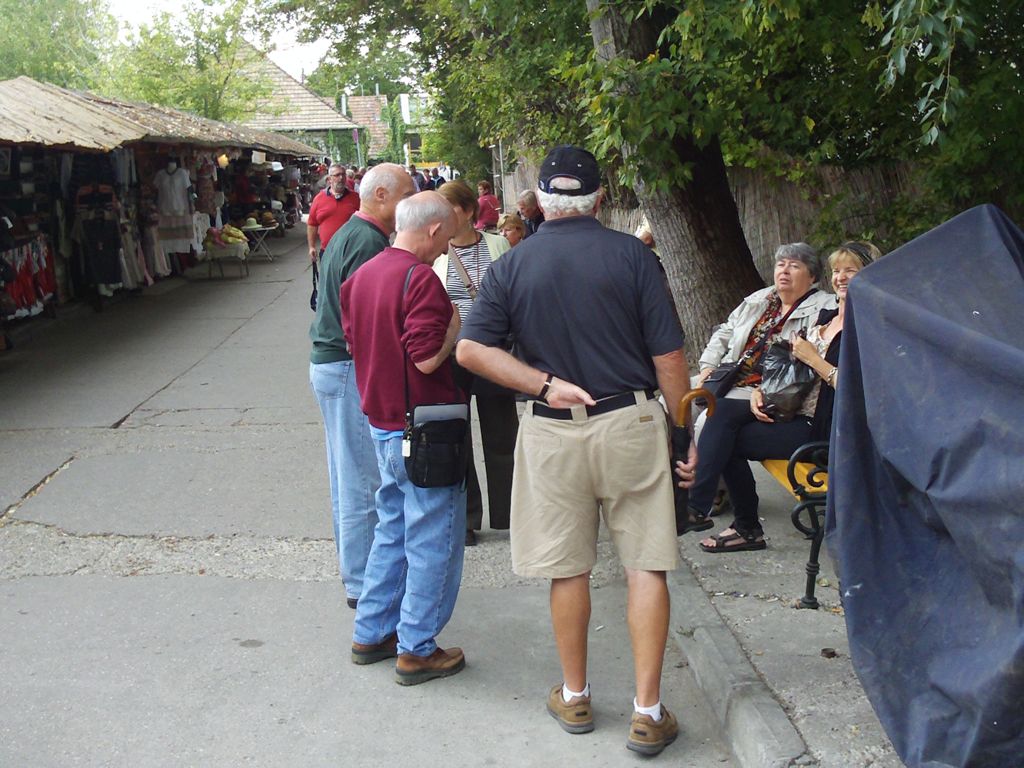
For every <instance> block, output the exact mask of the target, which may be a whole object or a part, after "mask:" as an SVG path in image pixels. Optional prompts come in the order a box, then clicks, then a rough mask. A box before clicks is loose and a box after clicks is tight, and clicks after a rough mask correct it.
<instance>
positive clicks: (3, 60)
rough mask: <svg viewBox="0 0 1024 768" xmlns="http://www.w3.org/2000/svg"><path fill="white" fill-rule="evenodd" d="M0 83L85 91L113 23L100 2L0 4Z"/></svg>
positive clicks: (101, 60)
mask: <svg viewBox="0 0 1024 768" xmlns="http://www.w3.org/2000/svg"><path fill="white" fill-rule="evenodd" d="M0 18H2V19H3V23H0V80H6V79H8V78H12V77H18V76H19V75H27V76H29V77H31V78H34V79H36V80H41V81H44V82H47V83H53V84H54V85H60V86H63V87H67V88H83V89H87V88H91V87H93V86H94V85H95V83H96V81H97V78H98V77H99V74H100V72H101V71H102V69H103V65H104V61H105V58H106V51H107V47H108V41H110V40H113V39H114V38H116V37H117V22H116V21H115V20H114V19H113V17H112V16H111V15H110V13H109V12H108V9H107V5H106V3H105V2H103V0H24V1H23V0H18V1H17V2H16V1H15V0H0Z"/></svg>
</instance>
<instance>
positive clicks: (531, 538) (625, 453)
mask: <svg viewBox="0 0 1024 768" xmlns="http://www.w3.org/2000/svg"><path fill="white" fill-rule="evenodd" d="M636 399H637V403H636V404H633V405H628V406H626V407H624V408H620V409H618V410H615V411H611V412H610V413H604V414H600V415H598V416H588V415H587V413H586V410H585V409H584V408H583V407H577V408H574V409H573V419H572V420H571V421H570V420H564V421H563V420H558V419H552V418H547V417H544V416H538V415H536V414H534V413H533V404H532V403H528V404H527V406H526V413H525V414H523V418H522V420H521V421H520V425H519V436H518V438H517V440H516V454H515V474H514V476H513V484H512V521H511V528H512V568H513V570H514V571H515V572H516V573H517V574H518V575H520V576H539V577H544V578H550V579H561V578H569V577H571V576H578V575H580V574H583V573H587V572H588V571H590V570H591V569H592V568H593V567H594V563H595V562H596V561H597V533H598V526H599V520H600V518H599V515H600V516H601V517H603V518H604V522H605V526H606V527H607V528H608V531H609V533H610V535H611V539H612V543H613V544H614V545H615V549H616V551H617V552H618V553H619V558H620V559H621V560H622V564H623V565H624V566H626V567H627V568H632V569H635V570H641V571H670V570H674V569H675V568H676V567H677V566H678V564H679V552H678V545H677V542H676V527H675V511H674V507H673V500H672V479H671V476H670V472H669V452H668V439H669V437H668V422H667V420H666V416H665V411H664V409H663V408H662V406H661V404H660V403H659V402H658V401H657V400H647V399H646V395H644V393H642V392H641V393H638V395H637V398H636Z"/></svg>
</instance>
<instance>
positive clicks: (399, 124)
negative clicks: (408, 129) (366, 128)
mask: <svg viewBox="0 0 1024 768" xmlns="http://www.w3.org/2000/svg"><path fill="white" fill-rule="evenodd" d="M381 116H382V117H383V118H384V119H385V121H386V122H387V124H388V145H387V147H385V148H384V151H383V152H382V153H381V156H380V158H379V159H380V160H383V161H384V162H386V163H398V164H399V165H405V149H404V147H405V122H404V121H403V120H402V105H401V102H399V100H398V99H393V100H391V101H389V102H388V106H387V108H386V109H385V110H384V112H383V114H382V115H381Z"/></svg>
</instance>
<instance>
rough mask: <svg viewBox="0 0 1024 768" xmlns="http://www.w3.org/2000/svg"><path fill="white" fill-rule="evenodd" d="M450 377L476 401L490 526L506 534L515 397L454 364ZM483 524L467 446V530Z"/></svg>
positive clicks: (516, 418)
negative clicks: (452, 375) (504, 531)
mask: <svg viewBox="0 0 1024 768" xmlns="http://www.w3.org/2000/svg"><path fill="white" fill-rule="evenodd" d="M452 373H453V374H454V376H455V383H456V384H457V385H458V386H459V387H460V388H461V389H462V390H463V392H465V393H466V395H467V396H469V395H472V396H473V397H474V398H476V410H477V414H478V415H479V417H480V438H481V442H482V443H483V449H484V472H486V474H487V509H488V510H489V512H490V524H491V528H493V529H495V530H506V529H507V528H508V527H509V524H510V517H511V513H512V470H513V469H514V467H515V450H516V435H517V434H518V432H519V411H518V410H517V409H516V398H515V393H514V392H512V391H511V390H507V389H503V388H502V387H499V386H497V385H496V384H492V383H491V382H489V381H486V380H483V379H480V378H479V377H477V376H474V375H473V374H472V373H470V372H469V371H467V370H466V369H465V368H463V367H462V366H461V365H459V364H458V363H456V362H455V361H454V360H453V361H452ZM483 524H484V504H483V494H482V492H481V490H480V478H479V477H477V473H476V464H475V462H474V461H473V449H472V443H470V452H469V470H468V471H467V472H466V530H467V531H479V530H480V529H481V528H482V527H483Z"/></svg>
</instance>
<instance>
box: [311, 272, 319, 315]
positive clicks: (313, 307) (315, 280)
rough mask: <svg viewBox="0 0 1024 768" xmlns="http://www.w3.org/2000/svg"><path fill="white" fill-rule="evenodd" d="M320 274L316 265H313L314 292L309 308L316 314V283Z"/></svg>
mask: <svg viewBox="0 0 1024 768" xmlns="http://www.w3.org/2000/svg"><path fill="white" fill-rule="evenodd" d="M319 277H320V274H319V272H318V270H317V268H316V263H314V264H313V292H312V293H311V294H309V308H310V309H312V310H313V311H314V312H316V282H317V280H318V279H319Z"/></svg>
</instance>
